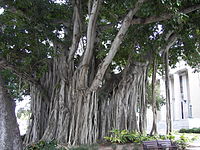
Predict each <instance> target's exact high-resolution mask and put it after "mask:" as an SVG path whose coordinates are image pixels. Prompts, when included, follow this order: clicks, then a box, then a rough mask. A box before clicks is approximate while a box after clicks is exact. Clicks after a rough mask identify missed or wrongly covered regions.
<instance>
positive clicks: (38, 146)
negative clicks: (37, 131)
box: [25, 140, 65, 150]
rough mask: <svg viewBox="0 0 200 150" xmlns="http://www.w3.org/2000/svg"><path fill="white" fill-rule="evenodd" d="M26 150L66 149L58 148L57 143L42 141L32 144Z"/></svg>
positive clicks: (63, 149)
mask: <svg viewBox="0 0 200 150" xmlns="http://www.w3.org/2000/svg"><path fill="white" fill-rule="evenodd" d="M25 150H65V148H58V144H57V142H56V141H54V140H53V141H50V142H46V141H40V142H38V143H35V144H31V145H29V146H27V147H26V148H25Z"/></svg>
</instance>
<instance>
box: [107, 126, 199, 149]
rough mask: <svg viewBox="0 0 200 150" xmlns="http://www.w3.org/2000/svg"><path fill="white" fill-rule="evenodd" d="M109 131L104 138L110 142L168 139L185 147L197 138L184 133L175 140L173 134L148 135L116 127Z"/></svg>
mask: <svg viewBox="0 0 200 150" xmlns="http://www.w3.org/2000/svg"><path fill="white" fill-rule="evenodd" d="M110 132H111V133H112V134H111V136H109V137H108V136H107V137H104V138H105V139H106V140H107V141H109V142H111V143H139V144H141V143H142V141H151V140H165V139H170V140H171V141H172V142H174V143H175V144H176V145H177V146H178V147H179V148H180V149H185V148H186V147H187V146H188V144H189V142H192V141H194V140H196V139H197V137H194V138H188V137H187V136H185V135H184V134H183V135H181V136H180V138H179V139H178V140H175V136H174V135H172V134H169V135H157V136H150V135H143V134H140V133H138V132H129V131H127V130H121V131H120V130H117V129H114V130H112V131H110Z"/></svg>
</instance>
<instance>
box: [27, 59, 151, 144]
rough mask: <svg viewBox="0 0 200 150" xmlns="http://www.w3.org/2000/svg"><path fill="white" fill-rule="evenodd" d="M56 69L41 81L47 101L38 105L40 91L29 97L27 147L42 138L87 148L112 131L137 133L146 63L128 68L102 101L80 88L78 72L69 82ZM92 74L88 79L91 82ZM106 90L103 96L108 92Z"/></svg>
mask: <svg viewBox="0 0 200 150" xmlns="http://www.w3.org/2000/svg"><path fill="white" fill-rule="evenodd" d="M62 63H63V61H62ZM57 65H58V64H57ZM57 65H55V64H54V65H53V68H54V69H51V70H53V72H49V73H47V74H46V75H45V77H44V79H45V80H41V82H42V83H43V86H44V87H45V88H47V89H48V91H49V92H48V93H49V96H50V97H51V98H50V99H49V100H50V101H48V100H46V101H47V102H46V104H43V103H41V101H40V100H42V98H41V97H40V96H42V93H41V92H39V91H35V94H34V95H33V96H32V97H35V100H33V101H32V106H35V107H32V111H33V114H32V115H33V117H32V118H33V119H32V122H31V124H30V129H29V132H28V134H27V137H26V143H29V142H33V141H37V140H39V139H41V138H42V139H43V140H51V139H56V140H58V141H59V142H60V143H64V144H86V143H87V144H89V143H94V142H96V141H97V140H98V139H103V137H104V136H106V135H108V133H109V131H110V130H111V129H113V128H117V129H128V130H138V120H137V116H136V113H137V112H136V111H137V103H138V101H139V102H140V103H141V102H142V101H143V100H144V99H145V98H144V97H143V93H145V91H144V89H145V87H144V86H145V80H146V69H147V64H146V63H145V64H144V63H131V64H129V65H128V66H127V68H126V69H125V70H124V72H123V74H122V78H121V80H120V81H119V82H116V85H117V86H115V88H112V90H111V91H112V92H111V93H109V94H110V96H109V97H104V96H103V97H104V99H102V98H99V97H100V96H102V95H99V93H101V92H99V90H98V91H96V92H95V91H93V92H90V91H89V92H88V91H87V89H86V88H83V87H82V84H81V85H80V83H79V80H80V79H79V77H80V76H79V71H77V72H76V73H75V75H74V76H73V77H72V78H69V79H67V80H63V79H62V78H61V75H60V73H58V70H57V69H58V68H57V67H58V66H57ZM56 66H57V67H56ZM91 66H95V65H94V64H91ZM56 68H57V69H56ZM93 69H94V68H93ZM91 72H93V71H92V70H90V76H91V77H90V78H91V79H94V75H93V74H92V73H91ZM102 86H103V85H102ZM102 89H103V87H102ZM105 90H106V91H104V93H106V92H107V90H108V89H107V88H105ZM38 92H39V93H38ZM38 94H39V95H40V96H38ZM44 100H45V99H44ZM44 100H43V101H44ZM142 103H145V102H142ZM39 114H40V115H39ZM142 115H145V114H144V113H143V114H142ZM47 118H48V119H47ZM143 118H145V117H143ZM142 121H145V120H142ZM36 129H39V131H36ZM30 131H31V132H30ZM42 134H43V135H42ZM30 137H31V138H30Z"/></svg>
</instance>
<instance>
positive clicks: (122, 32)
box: [89, 0, 145, 91]
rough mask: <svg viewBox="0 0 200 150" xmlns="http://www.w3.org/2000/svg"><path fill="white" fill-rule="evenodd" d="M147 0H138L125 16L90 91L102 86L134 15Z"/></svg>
mask: <svg viewBox="0 0 200 150" xmlns="http://www.w3.org/2000/svg"><path fill="white" fill-rule="evenodd" d="M144 1H145V0H138V1H137V3H136V4H135V6H134V8H132V9H131V10H130V11H129V12H128V14H127V15H126V17H125V18H124V21H123V23H122V25H121V28H120V30H119V32H118V33H117V35H116V37H115V39H114V41H113V42H112V45H111V48H110V51H109V53H108V55H107V56H106V57H105V59H104V61H103V63H102V64H100V67H99V69H98V71H97V74H96V76H95V79H94V80H93V82H92V85H91V87H90V89H89V91H95V90H97V88H98V87H99V86H100V84H101V82H102V79H103V76H104V74H105V72H106V70H107V68H108V66H109V65H110V63H111V62H112V60H113V58H114V56H115V54H116V53H117V51H118V49H119V47H120V45H121V43H122V41H123V39H124V36H125V34H126V32H127V31H128V28H129V26H130V25H131V21H132V18H133V16H134V15H135V14H136V13H137V11H138V10H139V9H140V7H141V6H142V4H143V3H144Z"/></svg>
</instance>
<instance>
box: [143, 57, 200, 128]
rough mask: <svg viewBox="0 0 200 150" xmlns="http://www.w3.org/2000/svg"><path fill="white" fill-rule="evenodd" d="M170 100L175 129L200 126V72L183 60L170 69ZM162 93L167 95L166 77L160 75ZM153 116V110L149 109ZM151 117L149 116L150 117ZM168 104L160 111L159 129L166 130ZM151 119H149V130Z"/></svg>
mask: <svg viewBox="0 0 200 150" xmlns="http://www.w3.org/2000/svg"><path fill="white" fill-rule="evenodd" d="M169 74H170V100H171V110H172V120H173V129H174V130H179V129H181V128H193V127H200V73H198V72H194V69H192V68H191V67H189V66H188V65H186V64H185V63H184V62H183V61H181V62H180V63H178V64H177V65H176V68H174V69H170V72H169ZM159 82H160V90H161V95H163V96H164V97H165V79H164V77H162V76H160V77H159ZM148 112H149V113H148V115H150V116H151V112H150V111H148ZM148 118H149V117H148ZM165 122H166V106H165V105H164V106H162V108H161V110H160V111H159V112H158V131H159V132H165V130H166V125H165V124H166V123H165ZM150 128H151V119H149V120H148V128H147V129H148V130H150Z"/></svg>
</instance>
